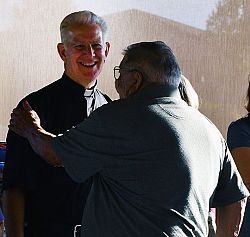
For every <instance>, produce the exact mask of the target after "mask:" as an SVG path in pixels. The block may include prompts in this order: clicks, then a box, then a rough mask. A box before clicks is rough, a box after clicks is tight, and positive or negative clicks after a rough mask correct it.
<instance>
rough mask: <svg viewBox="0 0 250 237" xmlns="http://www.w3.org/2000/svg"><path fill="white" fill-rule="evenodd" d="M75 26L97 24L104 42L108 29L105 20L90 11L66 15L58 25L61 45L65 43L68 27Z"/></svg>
mask: <svg viewBox="0 0 250 237" xmlns="http://www.w3.org/2000/svg"><path fill="white" fill-rule="evenodd" d="M76 24H97V25H98V26H100V28H101V31H102V36H103V40H105V38H106V34H107V29H108V27H107V23H106V22H105V20H104V19H103V18H102V17H100V16H97V15H96V14H95V13H93V12H91V11H79V12H73V13H71V14H69V15H67V16H66V17H65V18H64V19H63V20H62V22H61V25H60V33H61V41H62V43H65V42H66V41H67V32H68V31H69V29H70V27H72V26H74V25H76Z"/></svg>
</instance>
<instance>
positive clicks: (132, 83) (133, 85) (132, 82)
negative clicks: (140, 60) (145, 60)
mask: <svg viewBox="0 0 250 237" xmlns="http://www.w3.org/2000/svg"><path fill="white" fill-rule="evenodd" d="M133 74H134V76H133V77H131V78H130V79H129V80H128V89H127V93H126V94H127V95H126V96H127V97H128V96H130V95H133V94H135V93H136V92H137V91H138V90H139V89H140V88H141V86H142V84H143V75H142V74H141V73H140V72H137V71H135V72H134V73H133Z"/></svg>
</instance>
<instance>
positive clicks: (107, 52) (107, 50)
mask: <svg viewBox="0 0 250 237" xmlns="http://www.w3.org/2000/svg"><path fill="white" fill-rule="evenodd" d="M105 46H106V47H105V57H108V54H109V48H110V43H109V42H106V43H105Z"/></svg>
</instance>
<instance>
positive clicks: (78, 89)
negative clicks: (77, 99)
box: [62, 73, 97, 97]
mask: <svg viewBox="0 0 250 237" xmlns="http://www.w3.org/2000/svg"><path fill="white" fill-rule="evenodd" d="M62 79H63V82H64V84H65V86H66V88H67V90H68V91H72V92H74V94H77V95H79V94H81V95H82V94H83V95H84V96H85V97H90V96H92V95H93V94H94V93H95V91H96V89H97V81H96V82H95V85H94V86H92V87H91V88H89V89H85V88H84V87H83V86H82V85H80V84H78V83H76V82H75V81H74V80H72V79H71V78H70V77H69V76H67V75H66V74H65V73H64V74H63V76H62Z"/></svg>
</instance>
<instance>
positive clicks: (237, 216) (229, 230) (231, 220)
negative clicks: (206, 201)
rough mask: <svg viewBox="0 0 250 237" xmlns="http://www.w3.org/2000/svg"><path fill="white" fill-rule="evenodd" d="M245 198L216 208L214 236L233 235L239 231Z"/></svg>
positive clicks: (231, 236)
mask: <svg viewBox="0 0 250 237" xmlns="http://www.w3.org/2000/svg"><path fill="white" fill-rule="evenodd" d="M246 202H247V198H244V199H242V200H240V201H238V202H235V203H233V204H231V205H228V206H225V207H218V208H217V209H216V225H217V229H216V237H235V236H238V234H239V232H240V227H241V224H242V220H243V217H244V212H245V207H246Z"/></svg>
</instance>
